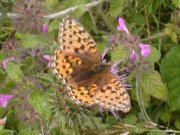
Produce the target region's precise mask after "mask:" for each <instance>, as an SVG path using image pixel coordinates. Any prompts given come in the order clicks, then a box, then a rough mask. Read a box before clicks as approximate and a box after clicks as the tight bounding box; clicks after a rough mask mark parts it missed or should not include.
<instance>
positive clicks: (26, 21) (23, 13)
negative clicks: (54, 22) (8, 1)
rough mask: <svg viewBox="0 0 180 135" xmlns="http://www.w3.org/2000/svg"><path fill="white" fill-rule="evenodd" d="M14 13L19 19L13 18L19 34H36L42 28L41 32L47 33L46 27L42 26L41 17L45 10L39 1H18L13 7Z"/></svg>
mask: <svg viewBox="0 0 180 135" xmlns="http://www.w3.org/2000/svg"><path fill="white" fill-rule="evenodd" d="M13 10H14V12H15V13H17V14H18V15H19V17H16V18H13V20H14V24H15V26H16V29H17V30H18V31H21V32H26V33H27V32H29V33H33V34H34V33H37V32H40V30H41V28H42V27H43V32H45V33H46V32H47V29H46V25H45V24H43V15H44V14H46V13H47V9H46V8H45V7H44V6H43V5H42V2H41V1H39V0H20V1H18V2H17V4H16V5H15V7H14V9H13Z"/></svg>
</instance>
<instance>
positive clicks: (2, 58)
mask: <svg viewBox="0 0 180 135" xmlns="http://www.w3.org/2000/svg"><path fill="white" fill-rule="evenodd" d="M6 58H7V55H6V54H5V53H3V52H1V53H0V63H2V62H3V61H4V60H5V59H6Z"/></svg>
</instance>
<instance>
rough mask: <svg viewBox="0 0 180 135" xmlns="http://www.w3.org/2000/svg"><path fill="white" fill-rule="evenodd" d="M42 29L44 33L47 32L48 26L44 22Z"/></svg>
mask: <svg viewBox="0 0 180 135" xmlns="http://www.w3.org/2000/svg"><path fill="white" fill-rule="evenodd" d="M42 29H43V32H44V33H48V27H47V26H46V24H45V23H44V24H43V28H42Z"/></svg>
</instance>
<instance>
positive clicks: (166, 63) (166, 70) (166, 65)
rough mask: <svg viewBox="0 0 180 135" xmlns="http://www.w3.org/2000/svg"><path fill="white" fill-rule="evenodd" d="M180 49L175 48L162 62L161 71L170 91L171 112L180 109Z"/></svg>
mask: <svg viewBox="0 0 180 135" xmlns="http://www.w3.org/2000/svg"><path fill="white" fill-rule="evenodd" d="M179 51H180V47H174V48H173V49H172V50H171V51H170V52H168V54H167V55H166V56H165V57H164V59H163V60H162V63H161V66H160V71H161V74H162V77H163V78H164V80H165V81H166V83H167V87H168V90H169V100H168V103H169V107H170V110H171V111H175V110H179V109H180V94H179V91H180V86H179V82H180V53H179Z"/></svg>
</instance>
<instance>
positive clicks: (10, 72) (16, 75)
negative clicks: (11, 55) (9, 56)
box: [6, 63, 23, 82]
mask: <svg viewBox="0 0 180 135" xmlns="http://www.w3.org/2000/svg"><path fill="white" fill-rule="evenodd" d="M6 72H7V76H8V78H10V79H11V80H13V81H17V82H18V81H21V80H22V78H23V72H22V70H21V68H20V65H15V64H13V63H8V65H7V68H6Z"/></svg>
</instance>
